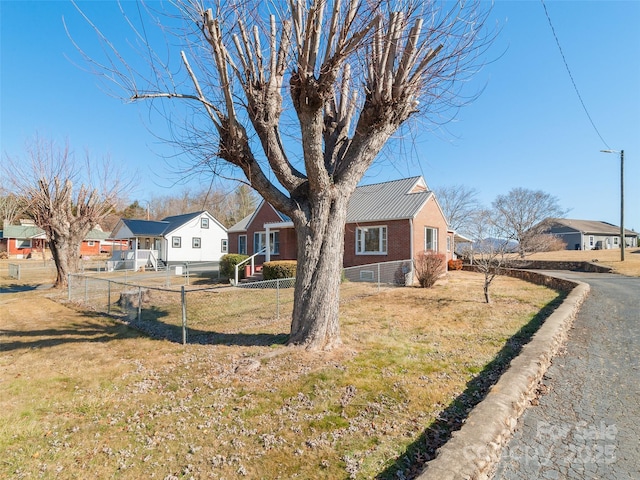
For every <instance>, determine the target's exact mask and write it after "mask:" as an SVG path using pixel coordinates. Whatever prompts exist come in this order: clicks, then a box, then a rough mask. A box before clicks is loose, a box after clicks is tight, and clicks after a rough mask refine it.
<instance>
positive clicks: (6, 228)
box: [0, 221, 47, 258]
mask: <svg viewBox="0 0 640 480" xmlns="http://www.w3.org/2000/svg"><path fill="white" fill-rule="evenodd" d="M46 246H47V238H46V235H45V233H44V230H42V229H41V228H38V227H36V226H35V225H34V224H33V223H32V222H24V221H21V225H9V224H7V223H4V225H3V228H2V232H1V233H0V251H3V252H7V254H8V255H9V256H10V257H13V256H15V257H16V258H29V257H31V256H32V255H35V254H36V253H42V252H43V251H44V249H45V248H46Z"/></svg>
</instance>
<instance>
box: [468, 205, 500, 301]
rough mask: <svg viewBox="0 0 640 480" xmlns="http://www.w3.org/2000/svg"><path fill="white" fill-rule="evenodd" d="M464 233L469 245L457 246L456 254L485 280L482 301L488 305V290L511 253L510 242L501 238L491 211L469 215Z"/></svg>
mask: <svg viewBox="0 0 640 480" xmlns="http://www.w3.org/2000/svg"><path fill="white" fill-rule="evenodd" d="M467 233H468V234H469V235H470V237H471V240H472V241H471V242H468V243H462V244H459V245H458V246H457V248H458V250H457V251H458V253H459V254H460V255H462V256H464V257H466V258H467V260H468V261H469V262H470V263H471V264H472V265H474V266H475V268H476V270H477V271H478V272H480V273H482V275H483V276H484V283H483V292H484V300H485V302H486V303H491V295H490V293H489V288H490V287H491V283H492V282H493V280H494V279H495V278H496V276H497V275H500V273H501V271H502V269H503V268H504V266H505V263H506V262H507V261H508V257H509V254H510V253H511V252H512V242H510V241H509V240H508V239H505V238H500V235H501V234H502V228H501V226H500V225H499V223H498V219H497V217H496V212H495V211H491V210H486V209H483V210H476V211H475V212H474V213H472V214H471V215H470V218H469V222H468V232H467Z"/></svg>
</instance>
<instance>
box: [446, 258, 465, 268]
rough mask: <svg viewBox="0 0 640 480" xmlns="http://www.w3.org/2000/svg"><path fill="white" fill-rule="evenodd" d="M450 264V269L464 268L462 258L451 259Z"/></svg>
mask: <svg viewBox="0 0 640 480" xmlns="http://www.w3.org/2000/svg"><path fill="white" fill-rule="evenodd" d="M448 266H449V270H462V260H461V259H457V260H453V259H451V260H449V263H448Z"/></svg>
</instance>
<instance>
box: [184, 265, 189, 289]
mask: <svg viewBox="0 0 640 480" xmlns="http://www.w3.org/2000/svg"><path fill="white" fill-rule="evenodd" d="M184 268H185V270H186V275H187V285H189V264H188V263H185V264H184Z"/></svg>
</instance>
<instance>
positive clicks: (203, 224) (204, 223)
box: [200, 217, 209, 228]
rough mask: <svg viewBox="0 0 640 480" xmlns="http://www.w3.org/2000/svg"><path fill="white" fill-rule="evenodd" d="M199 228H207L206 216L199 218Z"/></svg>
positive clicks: (207, 220)
mask: <svg viewBox="0 0 640 480" xmlns="http://www.w3.org/2000/svg"><path fill="white" fill-rule="evenodd" d="M200 228H209V219H208V218H207V217H202V218H201V219H200Z"/></svg>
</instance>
